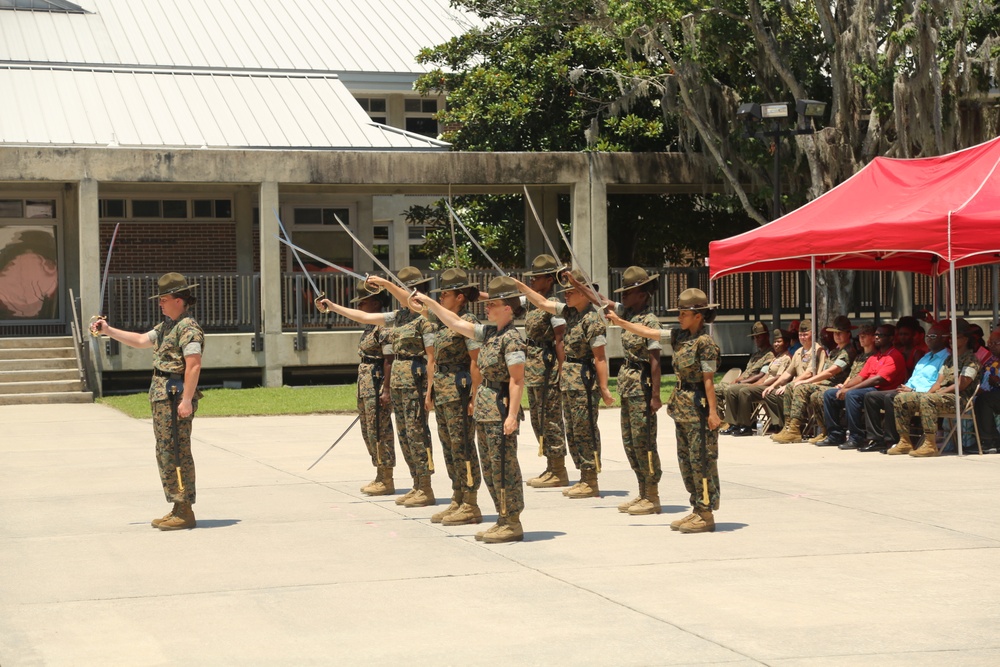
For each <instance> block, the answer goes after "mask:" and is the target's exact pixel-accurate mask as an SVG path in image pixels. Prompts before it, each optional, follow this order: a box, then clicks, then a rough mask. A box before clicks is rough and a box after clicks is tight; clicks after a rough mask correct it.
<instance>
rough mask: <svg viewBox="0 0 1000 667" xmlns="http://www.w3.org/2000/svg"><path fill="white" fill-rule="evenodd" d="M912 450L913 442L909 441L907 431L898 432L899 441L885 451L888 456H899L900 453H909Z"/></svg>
mask: <svg viewBox="0 0 1000 667" xmlns="http://www.w3.org/2000/svg"><path fill="white" fill-rule="evenodd" d="M912 451H913V442H911V441H910V434H909V433H900V434H899V442H897V443H896V444H895V445H893V446H892V448H891V449H890V450H889V451H887V452H886V454H888V455H889V456H900V455H902V454H909V453H910V452H912Z"/></svg>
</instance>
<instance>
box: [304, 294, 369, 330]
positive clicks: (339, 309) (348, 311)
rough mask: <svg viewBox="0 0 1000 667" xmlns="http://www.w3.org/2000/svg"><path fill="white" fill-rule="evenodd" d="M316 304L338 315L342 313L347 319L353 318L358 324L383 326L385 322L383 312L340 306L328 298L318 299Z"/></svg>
mask: <svg viewBox="0 0 1000 667" xmlns="http://www.w3.org/2000/svg"><path fill="white" fill-rule="evenodd" d="M316 305H317V306H323V307H324V308H326V309H327V310H332V311H333V312H335V313H337V314H338V315H343V316H344V317H346V318H347V319H349V320H353V321H355V322H357V323H358V324H374V325H377V326H383V325H384V324H385V314H384V313H366V312H365V311H363V310H358V309H357V308H348V307H346V306H341V305H340V304H339V303H334V302H333V301H330V300H329V299H320V300H319V301H317V302H316Z"/></svg>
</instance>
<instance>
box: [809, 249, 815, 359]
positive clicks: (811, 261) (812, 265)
mask: <svg viewBox="0 0 1000 667" xmlns="http://www.w3.org/2000/svg"><path fill="white" fill-rule="evenodd" d="M809 278H810V279H811V280H812V298H811V300H810V305H811V306H812V308H811V309H810V310H811V313H810V314H811V315H812V317H811V318H810V319H811V320H812V339H813V340H814V341H815V340H817V338H816V255H813V256H812V257H810V258H809Z"/></svg>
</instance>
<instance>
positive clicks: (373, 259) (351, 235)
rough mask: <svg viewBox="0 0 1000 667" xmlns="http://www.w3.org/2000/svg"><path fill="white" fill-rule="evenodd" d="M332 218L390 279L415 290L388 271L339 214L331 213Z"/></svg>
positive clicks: (403, 286) (406, 288)
mask: <svg viewBox="0 0 1000 667" xmlns="http://www.w3.org/2000/svg"><path fill="white" fill-rule="evenodd" d="M333 219H334V220H336V221H337V224H338V225H340V226H341V227H343V229H344V231H345V232H347V235H348V236H350V237H351V240H352V241H354V245H356V246H358V247H359V248H361V250H362V251H363V252H364V253H365V254H366V255H368V257H370V258H371V260H372V261H373V262H375V265H376V266H378V268H380V269H382V270H383V271H385V274H386V275H387V276H389V279H390V280H392V281H393V282H395V283H396V284H397V285H399V286H400V287H402V288H403V289H405V290H406V291H407V292H416V290H411V289H410V288H409V287H407V286H406V285H404V284H403V281H402V280H400V279H399V278H397V277H396V274H395V273H393V272H392V271H390V270H389V268H388V267H387V266H386V265H385V264H383V263H382V262H380V261H379V259H378V257H376V256H375V253H373V252H372V251H371V250H369V249H368V246H366V245H365V244H364V243H362V242H361V241H359V240H358V237H357V236H355V235H354V232H352V231H351V228H350V227H348V226H347V225H345V224H344V221H343V220H341V219H340V216H339V215H337V214H336V213H334V214H333Z"/></svg>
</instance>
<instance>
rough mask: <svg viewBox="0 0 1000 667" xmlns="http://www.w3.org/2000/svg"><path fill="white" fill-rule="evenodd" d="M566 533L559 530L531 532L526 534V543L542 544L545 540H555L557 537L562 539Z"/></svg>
mask: <svg viewBox="0 0 1000 667" xmlns="http://www.w3.org/2000/svg"><path fill="white" fill-rule="evenodd" d="M565 534H566V533H561V532H559V531H557V530H529V531H526V532H525V533H524V541H525V542H541V541H543V540H554V539H555V538H557V537H562V536H563V535H565Z"/></svg>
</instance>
